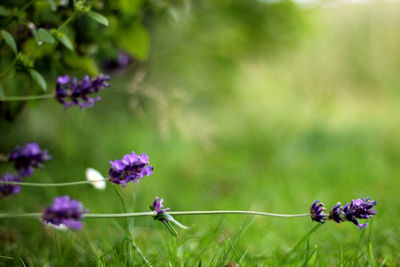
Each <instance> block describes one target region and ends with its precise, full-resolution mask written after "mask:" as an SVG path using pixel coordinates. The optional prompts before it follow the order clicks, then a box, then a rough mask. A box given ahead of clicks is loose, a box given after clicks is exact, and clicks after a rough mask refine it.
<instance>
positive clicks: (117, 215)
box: [0, 210, 310, 218]
mask: <svg viewBox="0 0 400 267" xmlns="http://www.w3.org/2000/svg"><path fill="white" fill-rule="evenodd" d="M168 214H169V215H213V214H244V215H256V216H269V217H284V218H295V217H308V216H310V214H309V213H302V214H279V213H269V212H261V211H250V210H193V211H170V212H168ZM155 215H157V212H156V211H144V212H125V213H86V214H85V218H127V217H144V216H155ZM40 216H41V213H20V214H18V213H5V214H0V218H16V217H40Z"/></svg>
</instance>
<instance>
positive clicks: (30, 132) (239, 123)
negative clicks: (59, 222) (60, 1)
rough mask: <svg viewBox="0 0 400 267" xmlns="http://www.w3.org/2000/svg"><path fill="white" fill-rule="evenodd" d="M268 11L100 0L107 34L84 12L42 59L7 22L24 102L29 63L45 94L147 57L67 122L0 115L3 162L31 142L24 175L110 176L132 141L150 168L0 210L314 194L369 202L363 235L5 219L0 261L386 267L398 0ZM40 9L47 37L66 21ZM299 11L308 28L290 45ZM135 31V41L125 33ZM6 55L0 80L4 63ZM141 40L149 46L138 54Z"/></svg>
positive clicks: (59, 111) (233, 4)
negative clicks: (64, 199) (32, 168)
mask: <svg viewBox="0 0 400 267" xmlns="http://www.w3.org/2000/svg"><path fill="white" fill-rule="evenodd" d="M54 2H55V3H57V1H54ZM264 2H265V1H254V3H253V2H252V5H250V4H249V1H222V0H219V1H191V2H185V4H182V5H183V6H182V7H181V6H179V5H177V6H172V7H169V8H168V12H166V13H162V12H161V14H159V13H156V11H157V10H158V8H160V7H159V6H154V5H153V4H154V3H157V1H150V2H148V1H129V0H121V1H106V2H104V7H103V8H101V7H97V6H96V10H98V12H99V13H101V14H102V15H104V16H105V17H107V18H108V20H109V22H110V25H109V27H107V28H106V27H103V26H102V25H99V24H98V23H97V22H95V21H92V20H91V19H90V18H89V17H88V16H87V15H85V14H80V15H79V16H77V17H76V19H74V20H73V21H71V23H70V24H68V25H67V26H66V27H64V28H63V29H62V30H63V33H65V34H66V35H67V36H68V38H69V39H70V41H71V44H72V47H73V48H75V49H74V50H73V51H71V50H70V49H69V48H68V45H65V44H52V45H48V44H43V45H42V48H41V49H40V50H39V51H36V50H37V47H38V44H37V41H36V40H35V39H34V37H33V36H30V35H29V34H28V35H27V36H25V37H24V35H19V34H17V28H16V24H10V25H7V28H6V29H7V31H8V32H10V33H11V34H12V35H13V36H14V38H15V40H16V42H17V43H18V47H19V48H20V50H21V51H22V52H23V54H22V55H21V61H22V59H24V62H25V63H21V66H20V69H19V71H18V72H17V73H16V75H14V76H13V78H9V79H5V80H3V83H2V84H1V87H0V88H3V91H4V94H5V95H17V94H19V93H26V94H32V93H36V92H35V89H36V88H35V87H30V86H27V84H30V83H32V82H31V80H30V79H26V77H25V76H24V75H26V74H25V73H26V70H27V68H28V67H27V66H33V63H34V66H35V70H37V71H38V72H39V73H41V74H43V77H46V79H47V80H48V81H49V82H48V84H49V85H50V84H52V81H53V80H54V78H55V76H56V75H58V74H61V73H62V74H65V73H76V74H77V75H78V76H79V75H83V74H85V73H90V74H91V75H95V74H97V73H98V72H100V71H101V63H102V61H103V60H104V59H106V58H109V57H113V56H115V55H116V53H117V51H118V49H121V48H124V47H126V48H127V49H129V47H128V46H129V43H131V45H132V46H135V45H138V47H139V48H134V49H132V51H130V50H127V51H128V52H130V54H131V55H136V58H135V59H136V60H143V59H145V58H148V61H147V63H146V66H145V68H140V69H139V70H140V71H138V69H137V68H132V69H131V70H130V72H127V75H126V76H125V77H122V78H120V79H117V78H113V80H112V87H111V88H110V89H108V90H106V91H105V92H104V93H103V100H102V102H100V103H99V104H98V105H96V106H95V107H94V108H93V109H91V110H82V111H79V110H72V109H70V110H68V112H66V111H65V110H64V109H63V108H61V107H60V105H59V103H56V102H55V101H50V100H49V101H42V102H32V103H29V105H28V108H26V109H25V110H24V112H21V110H23V107H22V108H21V107H19V106H16V107H13V108H14V109H12V111H13V112H15V113H19V114H20V117H19V118H18V121H17V122H18V123H8V122H6V121H4V120H0V129H1V130H2V131H1V133H2V135H1V137H2V138H1V141H0V147H1V150H0V151H1V152H4V151H9V150H10V149H12V148H13V147H14V146H15V145H16V144H23V143H24V142H27V141H32V140H35V141H37V142H39V143H40V144H41V146H43V147H46V148H48V149H49V151H50V153H51V154H52V156H53V160H52V161H50V162H49V163H48V164H46V166H45V168H44V169H43V170H38V171H37V173H36V174H35V175H34V176H33V177H32V178H31V179H32V181H35V182H52V181H53V182H63V181H68V180H69V179H70V181H76V180H79V179H81V178H83V176H84V170H85V168H87V167H88V166H90V167H95V168H97V169H99V170H101V172H102V173H103V174H106V173H107V171H108V167H109V165H108V164H107V163H108V161H109V160H112V159H115V158H120V157H121V155H123V154H125V153H127V152H130V151H131V150H132V149H134V150H135V151H136V152H138V153H141V152H146V153H148V154H149V155H150V161H151V163H152V164H153V165H154V166H155V172H154V176H152V177H149V178H148V179H147V178H146V179H143V180H142V181H141V182H140V183H138V184H135V185H129V186H127V188H125V189H123V190H120V195H116V194H115V193H114V192H113V188H107V189H106V191H105V192H101V193H99V192H98V191H96V190H95V189H93V188H91V187H89V186H87V187H85V188H82V187H75V188H68V189H52V190H42V189H39V188H23V189H22V192H21V194H19V195H17V196H12V197H10V198H6V199H3V200H1V201H2V206H3V208H2V209H3V210H8V211H10V212H11V211H16V209H18V211H21V212H32V211H40V210H42V209H43V206H44V203H50V202H51V200H52V198H53V197H54V196H57V195H62V194H70V195H71V196H72V197H73V198H77V199H79V200H80V201H82V202H83V203H84V204H85V206H86V207H88V208H89V209H91V211H92V212H118V211H123V210H129V211H133V210H135V211H143V210H144V209H145V208H144V207H147V205H148V204H149V203H151V201H152V200H153V199H154V196H156V195H158V196H160V197H164V198H165V200H166V206H167V207H170V208H171V209H172V210H189V209H227V208H231V209H236V208H237V209H255V210H262V211H271V212H287V213H292V212H293V213H297V212H303V211H304V212H307V210H308V208H309V205H310V204H311V202H312V201H313V200H314V199H317V198H318V199H321V200H323V201H324V202H325V204H326V205H327V206H332V205H334V204H335V203H336V202H337V201H342V202H344V201H346V200H349V199H351V198H355V197H366V196H371V197H373V198H374V199H376V200H377V201H378V205H377V210H378V214H377V216H376V217H375V218H374V219H373V220H370V221H369V226H368V228H367V231H362V232H359V231H358V230H357V228H356V227H355V226H354V225H352V224H351V223H342V224H335V223H332V222H327V223H325V224H324V225H320V226H315V225H313V224H312V222H311V220H310V219H309V218H303V219H301V218H297V219H288V220H285V219H278V218H257V219H255V220H254V221H251V223H250V221H249V220H248V219H246V217H243V216H192V217H179V218H177V219H179V220H180V221H181V220H182V223H184V224H185V225H189V226H191V227H190V229H189V230H187V231H185V232H184V233H183V234H181V235H180V236H179V237H177V238H174V239H172V238H171V237H170V235H169V233H167V232H166V231H164V229H163V226H162V225H161V224H159V223H155V222H154V221H153V219H151V218H138V219H135V220H133V219H132V220H130V221H129V222H126V221H125V220H117V219H116V220H89V219H86V220H85V222H84V224H85V227H84V229H83V231H82V232H68V231H66V232H59V231H55V230H54V229H47V228H43V226H42V225H41V224H40V223H39V222H38V221H29V222H28V223H27V221H26V220H4V221H1V222H0V238H1V242H0V250H1V252H2V256H1V257H0V262H1V263H0V264H4V265H7V266H13V265H15V266H16V265H22V264H21V263H22V262H24V264H25V265H29V266H36V265H38V266H43V265H46V266H68V265H71V263H70V259H74V260H75V261H74V265H82V266H92V265H98V266H143V265H150V264H152V265H153V266H164V265H169V266H171V265H172V266H200V265H201V266H225V265H228V266H229V265H234V264H239V266H283V265H284V266H286V265H287V266H398V265H399V262H400V256H399V255H400V251H399V246H398V244H399V242H400V230H399V227H398V220H397V219H399V218H400V211H399V210H398V209H396V207H398V206H399V205H400V199H399V198H398V197H397V196H398V188H399V186H400V182H399V179H398V174H399V173H400V167H399V166H400V165H399V164H398V162H399V158H400V141H399V138H398V132H400V124H399V123H398V118H399V116H400V111H399V109H398V107H399V98H398V95H399V92H398V84H400V76H399V75H398V70H399V69H400V54H399V53H398V52H397V51H398V47H399V45H400V38H399V35H398V34H397V32H398V25H399V23H400V21H399V16H398V12H397V10H398V4H397V3H386V4H381V3H380V4H379V5H378V4H370V5H367V4H366V5H363V6H347V5H343V6H340V5H339V6H333V7H332V6H329V8H326V7H323V8H321V9H317V10H311V9H304V10H303V9H299V8H298V7H296V6H295V5H293V4H292V3H289V2H281V3H272V4H267V3H264ZM162 3H164V4H165V2H164V1H162ZM2 4H3V3H2ZM39 4H40V5H41V6H39ZM8 7H9V6H8V5H7V8H8ZM48 7H49V5H48V3H47V1H36V3H35V5H34V6H33V7H31V8H28V11H32V12H36V11H35V10H36V9H39V8H40V10H41V12H44V13H43V14H46V16H44V15H43V17H41V16H39V15H37V16H32V17H29V16H28V18H29V19H30V20H31V19H32V20H33V22H34V23H35V25H37V26H38V27H42V26H41V24H42V22H43V21H44V17H46V20H45V21H46V22H51V23H50V24H51V28H52V29H54V28H57V26H58V25H61V24H62V23H63V21H65V19H66V18H68V17H69V15H71V13H72V12H74V11H73V7H72V6H68V7H62V6H57V8H58V9H57V10H58V11H57V14H54V11H51V10H52V9H49V8H48ZM81 8H82V10H83V9H85V8H86V6H85V5H82V6H81ZM144 10H147V11H148V12H150V13H151V14H149V13H146V12H145V11H144ZM153 11H154V12H155V13H152V12H153ZM85 12H86V11H85ZM40 14H41V13H40ZM51 15H53V16H51ZM59 16H60V17H59ZM307 17H308V18H309V19H310V18H311V19H310V20H311V21H312V22H313V25H315V26H314V27H315V28H314V29H313V30H314V32H313V34H314V35H312V36H310V35H308V36H307V37H308V38H300V39H298V37H300V36H301V35H304V25H305V24H304V23H305V21H307ZM0 23H4V21H3V20H0ZM13 23H14V22H13ZM2 25H4V24H2ZM136 25H139V26H138V28H141V30H143V31H144V32H145V35H146V34H147V37H145V38H142V39H143V40H144V39H146V38H147V41H143V40H142V41H140V38H139V37H137V36H135V37H132V36H130V35H131V34H130V33H134V32H135V31H136V30H137V29H135V27H136ZM141 30H139V31H141ZM124 33H125V35H127V36H124ZM128 33H129V34H128ZM51 34H52V35H53V36H54V37H55V38H56V39H57V40H58V41H59V42H62V41H61V40H60V39H59V37H58V36H57V34H56V33H54V32H53V31H51ZM308 34H310V33H308ZM138 35H140V34H138ZM150 36H151V38H150ZM124 38H126V39H128V40H125V41H122V40H123V39H124ZM129 38H139V40H137V39H132V40H134V41H130V39H129ZM149 40H151V42H150V41H149ZM339 40H340V41H339ZM132 42H133V43H132ZM122 43H123V44H122ZM139 44H140V45H139ZM0 45H2V48H3V49H1V50H0V54H1V57H0V64H1V65H0V68H1V70H4V69H5V67H7V66H9V64H10V63H11V62H12V61H13V60H14V58H15V55H14V54H13V52H12V50H10V49H9V48H8V46H7V45H6V44H5V43H4V42H2V43H1V44H0ZM146 45H147V46H148V47H151V50H147V52H143V47H145V46H146ZM64 46H67V48H65V47H64ZM122 46H123V47H122ZM4 48H5V49H4ZM147 49H148V48H147ZM33 51H36V52H35V53H33ZM137 51H142V52H139V53H138V52H137ZM32 53H33V54H32ZM135 53H136V54H135ZM27 55H31V56H29V58H28V59H29V60H30V61H29V60H25V58H26V56H27ZM138 55H139V56H138ZM140 55H141V57H140ZM11 73H12V71H10V74H11ZM143 77H144V78H143ZM141 79H142V80H141ZM141 81H142V82H141ZM53 84H54V83H53ZM125 90H126V92H127V93H125ZM49 91H50V88H49ZM116 91H119V93H116ZM0 93H1V90H0ZM3 105H4V103H2V102H0V106H3ZM16 105H17V104H16ZM19 105H21V103H19ZM34 107H38V108H34ZM39 107H40V108H39ZM9 110H11V109H7V110H6V111H9ZM2 113H3V115H4V116H5V115H9V114H6V112H5V110H4V109H3V110H2ZM11 115H13V114H11ZM11 115H9V116H11ZM21 129H23V130H21ZM0 168H1V171H2V172H1V173H3V172H5V171H7V167H6V166H5V165H0ZM121 200H122V203H123V208H122V209H121V203H120V202H121ZM124 201H125V202H126V203H124ZM125 222H126V223H125ZM314 227H315V228H314ZM316 228H318V229H316Z"/></svg>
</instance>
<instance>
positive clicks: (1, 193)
mask: <svg viewBox="0 0 400 267" xmlns="http://www.w3.org/2000/svg"><path fill="white" fill-rule="evenodd" d="M0 181H5V182H21V179H20V178H18V177H17V176H15V175H12V174H10V173H8V172H7V173H6V174H4V175H3V177H1V178H0ZM20 190H21V187H20V186H19V185H13V184H3V183H0V199H2V198H4V197H6V196H8V195H11V194H13V195H16V194H18V193H19V191H20Z"/></svg>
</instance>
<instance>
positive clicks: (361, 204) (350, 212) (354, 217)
mask: <svg viewBox="0 0 400 267" xmlns="http://www.w3.org/2000/svg"><path fill="white" fill-rule="evenodd" d="M317 203H318V200H316V201H315V202H314V203H313V204H312V205H311V207H310V211H311V219H312V220H313V221H317V222H321V223H324V221H325V220H333V221H335V222H337V223H341V222H344V221H349V222H352V223H354V224H355V225H357V226H358V227H359V228H360V230H361V229H362V228H365V227H367V225H368V223H364V224H360V223H359V222H358V220H359V219H368V218H371V217H372V215H375V214H376V213H377V212H376V210H374V209H373V208H374V206H375V205H376V201H373V200H371V199H370V198H369V197H368V198H366V199H364V198H358V199H356V200H354V199H353V200H352V201H351V202H350V203H346V205H344V206H341V203H340V202H338V203H337V204H336V205H335V206H334V207H333V208H332V210H331V211H330V212H329V216H327V215H325V214H323V211H324V210H325V208H324V206H323V204H322V203H321V204H319V205H317Z"/></svg>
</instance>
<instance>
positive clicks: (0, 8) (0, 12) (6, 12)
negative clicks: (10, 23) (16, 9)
mask: <svg viewBox="0 0 400 267" xmlns="http://www.w3.org/2000/svg"><path fill="white" fill-rule="evenodd" d="M10 15H11V12H10V10H8V9H7V8H5V7H3V6H0V16H3V17H8V16H10Z"/></svg>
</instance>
